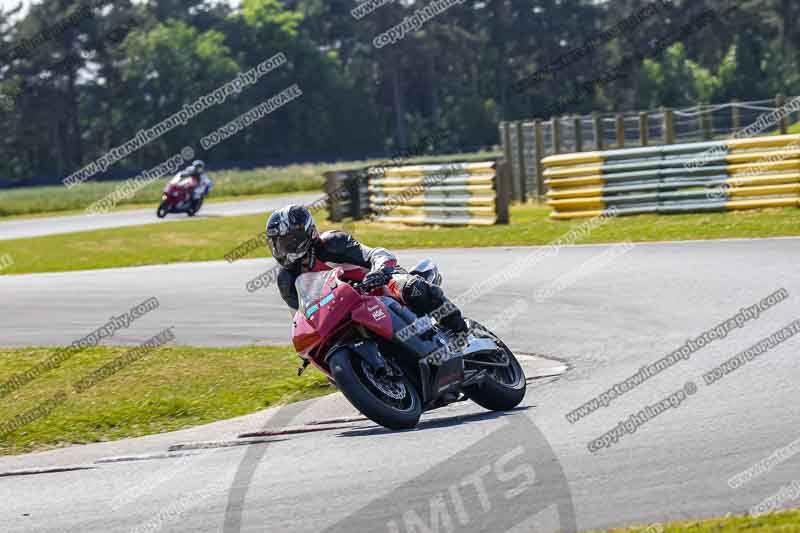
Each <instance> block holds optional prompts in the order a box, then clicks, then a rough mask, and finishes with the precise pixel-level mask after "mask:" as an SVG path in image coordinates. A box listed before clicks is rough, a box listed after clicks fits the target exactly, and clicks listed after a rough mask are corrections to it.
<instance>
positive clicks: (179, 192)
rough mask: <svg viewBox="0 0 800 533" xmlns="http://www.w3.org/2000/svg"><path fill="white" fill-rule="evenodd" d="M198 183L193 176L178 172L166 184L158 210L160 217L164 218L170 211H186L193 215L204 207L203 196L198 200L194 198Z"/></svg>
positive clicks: (157, 214) (157, 213)
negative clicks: (193, 193) (193, 194)
mask: <svg viewBox="0 0 800 533" xmlns="http://www.w3.org/2000/svg"><path fill="white" fill-rule="evenodd" d="M197 185H198V183H197V179H195V178H194V177H193V176H184V175H182V174H180V173H179V174H176V175H175V177H174V178H172V179H171V180H169V182H168V183H167V184H166V185H165V186H164V192H163V193H162V194H161V204H159V206H158V209H157V210H156V216H157V217H158V218H164V217H165V216H167V214H168V213H186V214H187V215H189V216H190V217H193V216H194V215H195V214H197V212H198V211H200V208H201V207H203V198H200V199H199V200H197V201H194V200H193V199H192V191H193V190H194V188H195V187H196V186H197Z"/></svg>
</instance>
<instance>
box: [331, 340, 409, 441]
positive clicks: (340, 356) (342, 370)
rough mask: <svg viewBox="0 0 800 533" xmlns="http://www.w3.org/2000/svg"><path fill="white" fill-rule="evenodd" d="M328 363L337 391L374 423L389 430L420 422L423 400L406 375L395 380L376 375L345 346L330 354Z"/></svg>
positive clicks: (407, 427)
mask: <svg viewBox="0 0 800 533" xmlns="http://www.w3.org/2000/svg"><path fill="white" fill-rule="evenodd" d="M329 365H330V368H331V371H332V373H333V378H334V379H335V380H336V386H337V387H338V388H339V390H340V391H342V393H343V394H344V395H345V397H346V398H347V399H348V400H349V401H350V403H351V404H353V406H354V407H355V408H356V409H358V410H359V411H360V412H361V413H362V414H363V415H364V416H366V417H367V418H369V419H370V420H372V421H373V422H375V423H377V424H380V425H381V426H383V427H386V428H389V429H410V428H413V427H414V426H416V425H417V422H419V417H420V416H421V415H422V401H421V400H420V397H419V393H418V392H417V390H416V389H415V388H414V386H413V385H412V384H411V382H410V381H409V380H408V378H407V377H406V376H400V377H399V378H396V379H395V380H394V381H390V380H389V379H388V378H386V377H384V378H381V377H377V376H376V375H375V373H374V372H372V370H371V367H370V366H369V363H367V362H366V361H364V360H363V359H361V358H360V357H359V356H358V355H357V354H355V353H353V352H351V351H350V350H348V349H342V350H339V351H338V352H336V353H335V354H333V355H332V356H331V358H330V360H329ZM397 396H401V397H400V398H398V397H397Z"/></svg>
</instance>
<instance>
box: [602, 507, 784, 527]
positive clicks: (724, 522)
mask: <svg viewBox="0 0 800 533" xmlns="http://www.w3.org/2000/svg"><path fill="white" fill-rule="evenodd" d="M797 531H800V511H796V510H792V511H784V512H779V513H771V514H767V515H763V516H759V517H755V518H754V517H750V516H734V517H725V518H712V519H709V520H692V521H685V522H674V523H670V524H664V525H661V524H658V525H655V526H641V527H629V528H622V529H612V530H609V531H608V532H607V533H678V532H689V533H775V532H778V533H781V532H785V533H795V532H797Z"/></svg>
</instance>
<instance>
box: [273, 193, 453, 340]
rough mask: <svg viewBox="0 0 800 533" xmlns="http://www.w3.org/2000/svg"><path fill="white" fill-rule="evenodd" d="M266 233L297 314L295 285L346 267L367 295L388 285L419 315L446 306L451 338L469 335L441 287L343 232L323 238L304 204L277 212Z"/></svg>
mask: <svg viewBox="0 0 800 533" xmlns="http://www.w3.org/2000/svg"><path fill="white" fill-rule="evenodd" d="M266 233H267V241H268V243H269V247H270V250H271V251H272V256H273V257H274V258H275V260H276V261H277V262H278V263H279V264H280V265H281V269H280V271H279V272H278V276H277V284H278V290H279V291H280V294H281V297H282V298H283V300H284V301H285V302H286V304H287V305H288V306H289V307H290V308H292V309H294V310H297V309H298V307H299V301H298V296H297V289H296V288H295V285H294V282H295V280H296V279H297V277H298V276H299V275H300V274H303V273H306V272H321V271H325V270H331V269H333V268H335V267H342V268H344V270H345V274H344V277H345V278H346V279H349V280H352V281H357V282H361V284H362V287H363V289H364V290H365V291H369V290H374V289H377V288H380V287H385V290H386V292H387V293H388V294H387V295H389V296H391V297H393V298H395V299H396V300H398V301H400V302H401V303H403V304H405V305H406V306H408V308H409V309H410V310H411V311H412V312H414V313H415V314H417V315H419V316H424V315H427V314H428V313H432V312H433V311H435V310H437V309H440V308H444V309H448V310H450V313H449V314H447V315H445V316H443V317H441V318H440V319H439V320H438V322H439V324H440V325H441V326H442V327H443V328H444V329H445V330H447V331H448V332H449V333H450V334H451V335H455V334H458V333H466V332H467V331H468V326H467V323H466V322H465V321H464V318H463V317H462V316H461V311H460V310H459V309H458V308H457V307H456V306H455V305H453V304H452V302H450V300H448V299H447V298H446V297H445V295H444V292H443V291H442V289H441V288H440V287H438V286H437V285H433V284H431V283H429V282H428V281H427V280H425V279H423V278H422V277H420V276H417V275H414V274H409V273H407V272H406V271H405V270H403V269H401V268H399V267H398V266H397V258H396V257H395V256H394V255H393V254H392V253H391V252H389V251H388V250H386V249H385V248H369V247H368V246H364V245H363V244H361V243H359V242H358V241H357V240H355V239H354V238H353V237H352V235H349V234H348V233H345V232H343V231H326V232H325V233H322V234H320V233H319V232H318V231H317V227H316V224H314V218H313V217H312V216H311V213H310V212H309V210H308V209H307V208H305V207H303V206H299V205H294V204H292V205H288V206H286V207H284V208H283V209H280V210H278V211H275V212H274V213H272V215H270V217H269V220H267V232H266ZM443 306H446V307H443Z"/></svg>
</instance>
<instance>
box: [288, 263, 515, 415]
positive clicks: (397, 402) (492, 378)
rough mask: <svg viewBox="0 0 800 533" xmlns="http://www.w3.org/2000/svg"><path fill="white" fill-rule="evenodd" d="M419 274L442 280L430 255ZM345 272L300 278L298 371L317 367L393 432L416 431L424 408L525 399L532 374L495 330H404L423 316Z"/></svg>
mask: <svg viewBox="0 0 800 533" xmlns="http://www.w3.org/2000/svg"><path fill="white" fill-rule="evenodd" d="M412 273H414V274H417V275H420V276H423V277H424V278H425V279H428V280H429V281H431V282H432V283H437V284H438V283H439V282H440V280H441V276H440V275H439V272H438V269H437V267H436V266H435V265H434V264H433V263H432V262H430V261H428V260H426V261H423V262H422V263H420V265H417V267H416V268H415V269H414V270H413V271H412ZM343 274H344V270H343V269H342V268H336V269H334V270H328V271H323V272H309V273H305V274H301V275H300V276H298V278H297V280H296V282H295V287H296V288H297V294H298V297H299V302H300V307H299V309H298V311H297V313H296V314H295V316H294V321H293V326H292V342H293V344H294V347H295V349H296V350H297V353H298V354H299V355H300V357H301V358H302V359H303V366H302V367H301V368H300V369H299V370H298V375H300V374H302V373H303V370H304V369H305V368H306V367H307V366H308V365H309V364H313V365H314V366H315V367H316V368H318V369H319V370H320V371H322V372H323V373H324V374H325V375H326V376H328V378H329V379H330V380H332V381H333V382H334V383H335V385H336V386H337V388H338V389H339V390H341V391H342V393H344V395H345V397H346V398H347V399H348V400H349V401H350V403H351V404H353V406H354V407H355V408H356V409H358V410H359V411H360V412H361V413H363V414H364V415H365V416H366V417H368V418H369V419H371V420H372V421H374V422H376V423H378V424H380V425H382V426H384V427H387V428H389V429H408V428H413V427H414V426H416V425H417V422H418V421H419V418H420V415H421V414H422V412H423V411H429V410H432V409H436V408H439V407H443V406H445V405H448V404H451V403H454V402H458V401H464V400H467V399H471V400H472V401H474V402H475V403H477V404H478V405H480V406H482V407H485V408H486V409H489V410H492V411H503V410H509V409H513V408H514V407H516V406H517V405H519V403H520V402H521V401H522V399H523V397H524V396H525V389H526V381H525V374H524V372H523V370H522V367H521V366H520V364H519V361H518V360H517V358H516V357H515V356H514V354H513V353H512V352H511V350H509V349H508V347H507V346H506V345H505V344H504V343H503V341H501V340H500V339H499V338H498V337H497V336H496V335H494V334H493V333H491V332H490V331H488V330H487V329H486V328H484V327H483V326H481V325H480V324H478V323H477V322H474V321H472V320H469V319H466V320H467V323H468V324H469V326H470V334H469V335H468V336H462V337H461V340H462V341H463V342H458V343H456V342H454V341H455V339H456V338H458V337H459V336H458V335H456V336H452V335H448V334H447V333H445V332H443V331H442V330H441V329H440V328H439V327H438V326H437V325H436V324H435V323H434V322H432V320H431V319H427V320H428V321H427V324H428V327H427V331H423V332H420V333H419V334H414V335H407V333H408V331H409V330H408V329H405V331H404V333H403V334H401V335H398V332H400V331H402V330H404V328H408V326H409V325H411V324H414V323H415V321H419V320H420V317H418V316H417V315H415V314H414V313H412V312H411V311H410V310H409V309H408V308H407V307H405V306H404V305H403V304H401V303H400V302H398V301H397V300H395V299H393V298H390V297H388V296H383V295H382V291H383V289H378V290H374V291H371V292H365V291H364V290H362V288H361V286H360V284H359V283H356V282H352V281H349V280H347V279H345V278H344V277H343ZM416 323H417V324H419V322H416ZM403 339H404V340H403Z"/></svg>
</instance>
